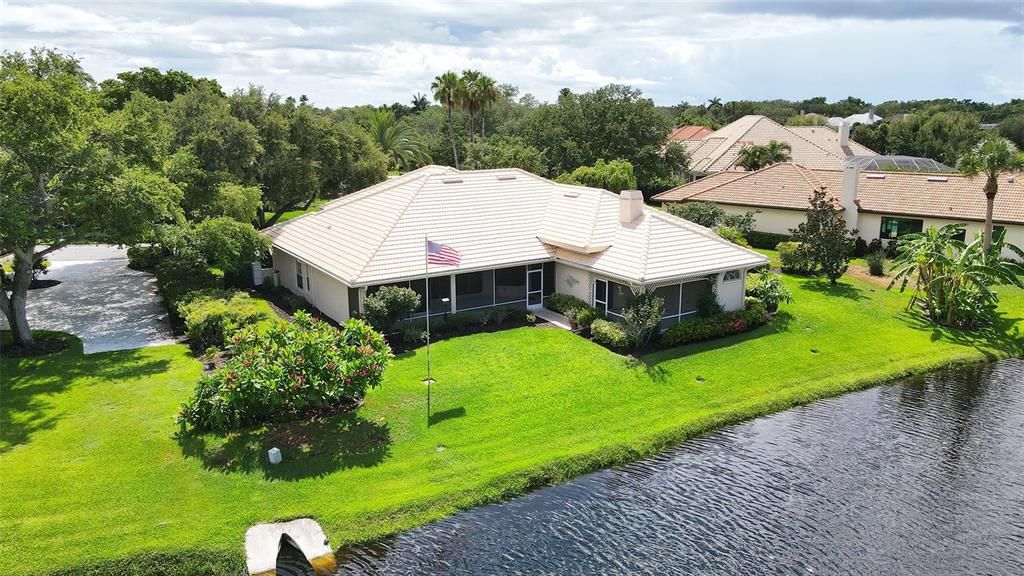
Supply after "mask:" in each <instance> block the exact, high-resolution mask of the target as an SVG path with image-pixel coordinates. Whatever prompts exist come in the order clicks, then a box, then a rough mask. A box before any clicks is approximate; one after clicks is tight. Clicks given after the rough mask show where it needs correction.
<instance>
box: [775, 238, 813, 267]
mask: <svg viewBox="0 0 1024 576" xmlns="http://www.w3.org/2000/svg"><path fill="white" fill-rule="evenodd" d="M776 249H777V250H778V251H779V264H780V266H781V267H782V271H783V272H796V273H801V274H806V273H808V272H811V271H812V266H811V263H810V261H809V260H808V259H807V257H806V255H805V254H804V253H803V252H802V251H801V250H800V243H799V242H782V243H781V244H779V245H778V246H777V247H776Z"/></svg>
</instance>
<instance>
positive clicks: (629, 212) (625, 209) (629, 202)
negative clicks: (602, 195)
mask: <svg viewBox="0 0 1024 576" xmlns="http://www.w3.org/2000/svg"><path fill="white" fill-rule="evenodd" d="M643 212H644V193H643V192H641V191H639V190H623V191H622V192H621V193H620V194H619V222H621V223H623V224H629V223H630V222H632V221H633V220H636V219H637V218H638V217H640V215H641V214H643Z"/></svg>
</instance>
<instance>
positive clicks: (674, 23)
mask: <svg viewBox="0 0 1024 576" xmlns="http://www.w3.org/2000/svg"><path fill="white" fill-rule="evenodd" d="M41 45H44V46H47V47H52V48H57V49H60V50H62V51H66V52H71V53H74V54H75V55H76V56H77V57H79V58H80V59H81V60H82V63H83V66H84V67H85V69H86V71H88V72H89V73H90V74H92V76H93V77H94V78H95V79H96V80H103V79H105V78H110V77H113V76H114V75H116V74H117V73H118V72H122V71H125V70H131V69H135V68H138V67H140V66H155V67H158V68H161V69H177V70H184V71H186V72H189V73H191V74H193V75H197V76H207V77H213V78H216V79H217V80H218V81H219V82H220V83H221V85H222V86H223V87H224V88H225V89H226V90H228V91H230V90H232V89H234V88H239V87H245V86H247V85H249V84H259V85H262V86H264V87H266V88H267V89H269V90H271V91H274V92H277V93H279V94H282V95H285V96H296V97H297V96H298V95H300V94H306V95H308V96H309V98H310V100H311V101H312V102H313V103H314V104H316V105H319V106H331V107H336V106H348V105H355V104H382V103H390V102H395V101H399V102H406V103H407V102H408V101H409V100H410V99H411V97H412V95H413V94H414V93H416V92H423V93H429V91H430V82H431V80H432V79H433V78H434V77H435V76H436V75H438V74H440V73H442V72H444V71H446V70H448V69H455V70H462V69H466V68H474V69H478V70H480V71H482V72H484V73H485V74H488V75H490V76H492V77H493V78H495V79H496V80H497V81H498V82H499V83H510V84H513V85H516V86H518V87H519V89H520V91H521V92H522V93H530V94H533V95H534V96H536V97H537V98H538V99H540V100H549V101H550V100H554V99H555V98H556V97H557V93H558V90H559V89H561V88H564V87H568V88H570V89H571V90H573V91H585V90H589V89H592V88H595V87H598V86H601V85H604V84H607V83H610V82H615V83H622V84H630V85H633V86H635V87H638V88H640V89H642V90H643V91H644V93H645V94H646V95H647V96H648V97H650V98H653V99H654V101H655V102H656V103H658V104H662V105H670V104H675V103H678V102H680V101H688V102H702V101H706V100H707V99H708V98H711V97H720V98H722V99H723V100H725V101H727V100H736V99H752V100H760V99H770V98H786V99H803V98H810V97H813V96H826V97H828V99H829V100H830V101H831V100H835V99H840V98H844V97H846V96H849V95H854V96H858V97H860V98H864V99H865V100H868V101H871V102H875V103H879V102H882V101H885V100H891V99H899V100H907V99H923V98H937V97H952V98H970V99H973V100H980V101H989V102H1004V101H1006V100H1009V99H1011V98H1024V0H1009V1H1004V0H999V1H984V0H979V1H973V2H972V1H970V0H967V1H960V2H951V1H935V0H931V1H905V2H896V1H892V0H886V1H856V0H837V1H832V0H813V1H780V0H761V1H754V0H750V1H732V0H723V1H705V2H697V1H688V2H671V3H670V2H636V3H630V2H628V1H616V2H600V1H598V2H549V1H545V0H533V1H529V2H515V1H501V0H496V1H493V2H444V1H439V0H407V1H405V2H373V3H370V2H360V1H351V0H225V1H221V2H214V1H201V2H200V1H189V0H179V1H166V0H145V1H142V2H138V1H132V2H126V1H120V0H65V1H63V2H62V1H60V0H57V1H53V2H25V1H21V0H0V48H2V49H3V50H27V49H29V48H31V47H33V46H41Z"/></svg>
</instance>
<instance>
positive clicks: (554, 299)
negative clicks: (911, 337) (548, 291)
mask: <svg viewBox="0 0 1024 576" xmlns="http://www.w3.org/2000/svg"><path fill="white" fill-rule="evenodd" d="M544 307H545V308H547V309H548V310H551V311H554V312H558V313H559V314H562V315H565V311H566V310H568V309H570V308H587V307H588V305H587V303H586V302H584V301H583V300H580V299H579V298H577V297H575V296H573V295H571V294H560V293H558V292H555V293H554V294H552V295H550V296H548V297H547V298H546V299H545V300H544Z"/></svg>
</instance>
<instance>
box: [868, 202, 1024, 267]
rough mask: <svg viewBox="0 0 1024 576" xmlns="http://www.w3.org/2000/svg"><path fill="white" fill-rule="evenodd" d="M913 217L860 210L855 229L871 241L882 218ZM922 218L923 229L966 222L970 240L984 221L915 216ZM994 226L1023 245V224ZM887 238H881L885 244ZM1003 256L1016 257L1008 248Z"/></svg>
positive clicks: (1008, 237) (1012, 242)
mask: <svg viewBox="0 0 1024 576" xmlns="http://www.w3.org/2000/svg"><path fill="white" fill-rule="evenodd" d="M890 217H891V218H915V217H913V216H903V215H900V214H870V213H865V212H861V213H860V215H859V217H858V219H857V231H858V232H859V234H860V237H861V238H863V239H864V240H865V241H867V242H871V241H872V240H874V239H875V238H878V237H879V233H880V232H881V229H882V218H890ZM915 219H919V220H923V221H924V224H923V227H924V229H925V230H927V229H928V227H930V226H934V227H936V228H941V227H943V226H947V225H949V224H966V225H967V235H966V236H965V238H966V240H967V241H968V242H970V241H971V240H973V239H974V237H975V235H976V234H979V233H981V232H984V230H985V223H984V222H962V221H959V220H946V219H943V218H915ZM996 226H1003V227H1004V228H1006V241H1007V242H1009V243H1010V244H1016V245H1017V246H1020V247H1024V226H1021V225H1019V224H996ZM886 242H888V240H882V243H883V244H885V243H886ZM1003 256H1005V257H1007V258H1017V256H1016V255H1015V254H1014V253H1013V252H1010V251H1009V250H1003Z"/></svg>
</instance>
